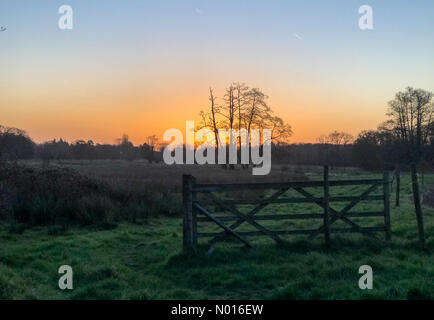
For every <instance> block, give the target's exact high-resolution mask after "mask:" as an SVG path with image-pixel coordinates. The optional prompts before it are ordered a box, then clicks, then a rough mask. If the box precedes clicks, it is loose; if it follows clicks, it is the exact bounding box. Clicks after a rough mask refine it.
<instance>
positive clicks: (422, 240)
mask: <svg viewBox="0 0 434 320" xmlns="http://www.w3.org/2000/svg"><path fill="white" fill-rule="evenodd" d="M411 182H412V189H413V200H414V209H415V211H416V219H417V228H418V230H419V241H420V244H421V246H422V248H423V249H424V248H425V232H424V227H423V214H422V206H421V204H420V195H419V182H418V180H417V168H416V165H415V164H412V165H411Z"/></svg>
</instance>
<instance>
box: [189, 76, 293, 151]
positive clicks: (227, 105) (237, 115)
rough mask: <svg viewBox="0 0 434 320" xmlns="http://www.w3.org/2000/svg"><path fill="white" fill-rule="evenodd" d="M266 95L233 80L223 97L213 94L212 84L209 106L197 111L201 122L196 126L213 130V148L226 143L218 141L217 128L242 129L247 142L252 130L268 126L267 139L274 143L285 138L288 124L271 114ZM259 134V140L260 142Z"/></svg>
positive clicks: (285, 140) (289, 128) (288, 132)
mask: <svg viewBox="0 0 434 320" xmlns="http://www.w3.org/2000/svg"><path fill="white" fill-rule="evenodd" d="M267 99H268V96H267V95H266V94H264V93H263V92H262V91H261V89H258V88H250V87H248V86H246V85H245V84H243V83H239V82H234V83H232V84H230V85H229V87H227V88H226V89H225V94H224V96H223V98H221V99H219V98H217V97H216V96H215V95H214V91H213V89H212V88H210V90H209V103H210V104H209V110H208V111H201V112H200V113H199V115H200V117H201V122H200V124H199V125H198V126H197V128H196V130H200V129H210V130H211V131H212V132H213V133H214V144H215V148H216V149H218V148H219V146H225V145H227V141H221V139H220V137H219V134H218V131H219V130H220V129H224V130H234V131H238V132H240V131H241V130H243V129H244V130H246V132H247V133H248V143H249V146H251V143H252V138H251V133H252V130H255V129H258V130H260V131H259V132H262V130H263V129H269V130H271V142H272V143H274V144H277V143H281V142H288V141H289V138H290V137H291V135H292V128H291V126H290V125H289V124H287V123H285V122H284V121H283V120H282V118H280V117H278V116H276V115H274V112H273V110H272V109H271V108H270V106H269V105H268V103H267ZM262 140H263V139H262V137H260V141H261V144H263V143H264V141H262ZM241 143H242V139H241V136H239V137H237V145H238V149H240V148H241Z"/></svg>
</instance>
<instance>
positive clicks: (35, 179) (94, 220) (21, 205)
mask: <svg viewBox="0 0 434 320" xmlns="http://www.w3.org/2000/svg"><path fill="white" fill-rule="evenodd" d="M0 181H1V183H0V200H1V206H0V221H5V220H9V222H10V223H11V225H13V226H15V225H18V224H25V225H31V226H35V225H49V226H54V225H61V226H63V227H67V226H69V225H71V224H74V225H81V226H85V225H108V226H111V225H112V223H113V222H114V221H119V220H122V219H125V220H128V221H132V222H135V221H136V219H141V220H143V219H145V220H146V219H148V218H149V217H150V216H154V215H159V214H167V215H174V214H178V213H179V210H180V209H179V208H180V206H179V205H176V204H175V203H174V201H175V197H174V196H173V194H172V193H171V192H162V191H158V190H153V191H149V190H148V189H147V188H141V189H138V188H137V189H133V188H124V189H122V188H117V189H115V188H114V187H113V186H110V185H109V184H107V183H105V182H102V181H99V180H97V179H93V178H90V177H87V176H84V175H81V174H79V173H78V172H76V171H74V170H72V169H68V168H60V167H56V166H50V165H45V166H42V167H37V168H36V167H35V168H31V167H26V166H21V165H18V164H11V163H2V164H0Z"/></svg>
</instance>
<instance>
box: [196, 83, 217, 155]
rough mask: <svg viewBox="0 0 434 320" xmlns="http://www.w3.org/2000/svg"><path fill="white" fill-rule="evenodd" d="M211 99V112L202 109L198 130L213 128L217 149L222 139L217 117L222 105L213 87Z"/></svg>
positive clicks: (210, 89)
mask: <svg viewBox="0 0 434 320" xmlns="http://www.w3.org/2000/svg"><path fill="white" fill-rule="evenodd" d="M209 101H210V112H205V111H201V112H200V113H199V115H200V117H201V118H202V120H201V123H200V125H199V126H198V127H197V128H196V131H197V130H200V129H203V128H208V129H211V130H212V131H213V133H214V139H215V142H214V143H215V148H216V151H217V149H218V147H219V144H220V139H219V134H218V130H219V128H220V124H219V121H218V119H217V115H218V114H219V113H220V106H219V105H217V102H216V98H215V97H214V92H213V90H212V88H209Z"/></svg>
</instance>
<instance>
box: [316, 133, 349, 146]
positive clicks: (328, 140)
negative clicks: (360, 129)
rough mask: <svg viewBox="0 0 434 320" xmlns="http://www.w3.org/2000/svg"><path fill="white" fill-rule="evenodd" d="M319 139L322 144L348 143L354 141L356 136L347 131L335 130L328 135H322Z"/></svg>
mask: <svg viewBox="0 0 434 320" xmlns="http://www.w3.org/2000/svg"><path fill="white" fill-rule="evenodd" d="M317 141H318V142H319V143H322V144H333V145H347V144H350V143H352V142H353V141H354V137H353V136H352V135H351V134H349V133H346V132H339V131H336V130H335V131H333V132H332V133H330V134H328V135H321V136H319V137H318V138H317Z"/></svg>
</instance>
